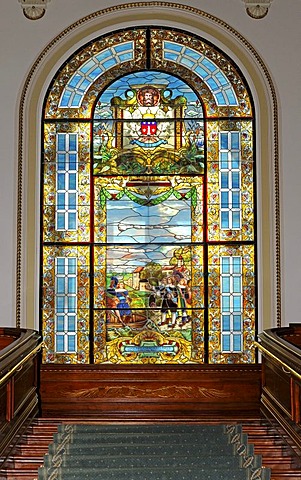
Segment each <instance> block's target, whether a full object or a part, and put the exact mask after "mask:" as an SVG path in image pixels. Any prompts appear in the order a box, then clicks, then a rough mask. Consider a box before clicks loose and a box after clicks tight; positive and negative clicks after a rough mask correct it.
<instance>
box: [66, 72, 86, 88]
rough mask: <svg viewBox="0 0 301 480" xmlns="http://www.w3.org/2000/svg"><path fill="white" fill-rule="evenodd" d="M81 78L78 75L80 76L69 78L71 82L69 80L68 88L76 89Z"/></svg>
mask: <svg viewBox="0 0 301 480" xmlns="http://www.w3.org/2000/svg"><path fill="white" fill-rule="evenodd" d="M82 78H83V77H82V75H80V74H76V75H74V77H73V78H71V80H70V82H69V86H70V87H73V88H74V87H76V86H77V84H78V83H79V82H80V81H81V79H82Z"/></svg>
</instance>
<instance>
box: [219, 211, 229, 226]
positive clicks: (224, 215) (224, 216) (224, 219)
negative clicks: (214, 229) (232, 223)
mask: <svg viewBox="0 0 301 480" xmlns="http://www.w3.org/2000/svg"><path fill="white" fill-rule="evenodd" d="M221 226H222V228H229V212H221Z"/></svg>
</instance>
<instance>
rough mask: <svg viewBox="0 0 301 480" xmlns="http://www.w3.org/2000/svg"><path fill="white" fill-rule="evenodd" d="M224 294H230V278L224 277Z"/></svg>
mask: <svg viewBox="0 0 301 480" xmlns="http://www.w3.org/2000/svg"><path fill="white" fill-rule="evenodd" d="M222 292H223V293H230V277H222Z"/></svg>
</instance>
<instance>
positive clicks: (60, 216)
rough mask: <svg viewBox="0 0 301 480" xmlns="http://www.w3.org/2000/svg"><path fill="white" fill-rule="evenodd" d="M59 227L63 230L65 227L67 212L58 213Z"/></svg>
mask: <svg viewBox="0 0 301 480" xmlns="http://www.w3.org/2000/svg"><path fill="white" fill-rule="evenodd" d="M56 218H57V228H58V229H59V230H62V229H64V228H65V214H64V213H57V217H56Z"/></svg>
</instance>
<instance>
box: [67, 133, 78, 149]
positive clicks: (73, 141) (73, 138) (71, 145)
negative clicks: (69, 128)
mask: <svg viewBox="0 0 301 480" xmlns="http://www.w3.org/2000/svg"><path fill="white" fill-rule="evenodd" d="M76 148H77V135H75V134H73V133H71V134H70V135H69V150H76Z"/></svg>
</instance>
